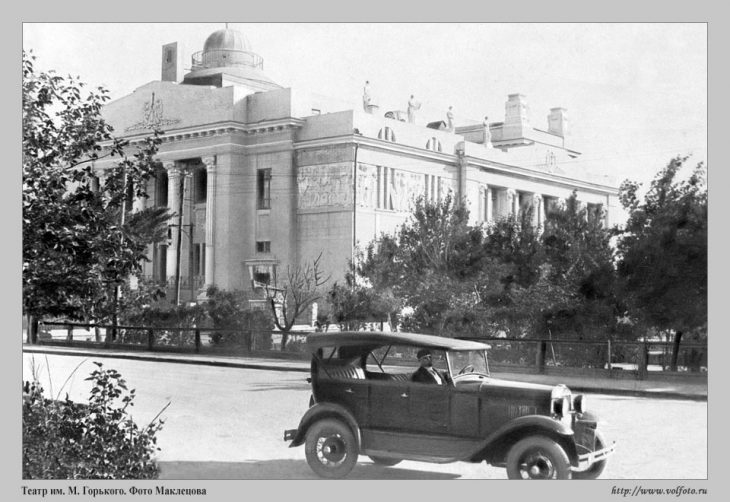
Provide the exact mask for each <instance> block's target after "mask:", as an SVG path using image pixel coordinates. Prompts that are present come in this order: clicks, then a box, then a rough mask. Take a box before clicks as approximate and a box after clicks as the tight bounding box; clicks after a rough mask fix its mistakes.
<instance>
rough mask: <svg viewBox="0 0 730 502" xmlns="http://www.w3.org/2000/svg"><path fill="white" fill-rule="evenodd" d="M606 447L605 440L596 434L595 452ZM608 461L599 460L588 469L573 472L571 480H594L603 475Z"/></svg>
mask: <svg viewBox="0 0 730 502" xmlns="http://www.w3.org/2000/svg"><path fill="white" fill-rule="evenodd" d="M605 447H606V440H605V439H603V436H602V435H601V433H600V432H596V450H602V449H603V448H605ZM607 461H608V459H605V458H604V459H603V460H599V461H598V462H595V463H594V464H592V465H591V466H590V467H589V468H588V469H584V470H582V471H573V479H596V478H598V476H600V475H601V474H602V473H603V469H605V468H606V462H607Z"/></svg>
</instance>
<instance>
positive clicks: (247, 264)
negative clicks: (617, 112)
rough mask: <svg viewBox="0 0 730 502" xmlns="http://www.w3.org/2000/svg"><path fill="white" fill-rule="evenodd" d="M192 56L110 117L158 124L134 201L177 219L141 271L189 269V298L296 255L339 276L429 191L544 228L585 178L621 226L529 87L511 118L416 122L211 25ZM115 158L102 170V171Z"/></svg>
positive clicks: (601, 188) (128, 132) (173, 49)
mask: <svg viewBox="0 0 730 502" xmlns="http://www.w3.org/2000/svg"><path fill="white" fill-rule="evenodd" d="M183 61H184V55H183V54H181V51H180V50H179V47H178V45H177V44H176V43H172V44H167V45H165V46H163V47H162V65H161V66H162V71H161V80H160V81H154V82H150V83H147V84H145V85H143V86H141V87H139V88H138V89H136V90H135V91H134V92H133V93H132V94H130V95H128V96H125V97H122V98H120V99H118V100H116V101H113V102H111V103H109V104H108V105H107V106H106V107H105V109H104V112H103V113H104V116H105V118H106V120H107V121H108V122H109V123H110V124H111V125H112V126H113V127H114V129H115V131H116V134H117V135H121V136H123V137H125V138H127V139H128V140H130V142H131V144H132V145H134V143H135V142H138V141H142V140H143V139H144V137H146V136H148V135H149V134H150V133H151V132H152V130H153V129H161V130H163V131H164V134H163V136H162V139H163V142H162V144H161V147H160V150H159V168H158V169H159V173H158V176H157V177H156V179H154V180H152V181H151V184H150V186H149V187H148V192H149V194H150V197H149V198H148V199H145V200H138V201H135V207H136V208H141V207H144V206H145V205H165V206H167V207H169V208H170V209H171V210H172V212H174V213H175V214H177V215H178V217H176V218H174V221H173V222H171V224H172V226H171V227H170V229H171V231H170V238H169V240H168V242H167V243H164V244H160V245H157V246H155V248H154V249H153V250H151V253H150V256H151V258H152V261H151V263H149V264H147V269H146V271H145V272H146V274H147V275H149V276H151V277H153V278H154V279H156V280H168V281H170V280H172V278H173V277H175V276H176V275H179V277H180V278H181V284H182V286H181V289H182V291H183V295H182V296H183V298H185V299H188V298H191V299H192V298H197V297H199V296H200V295H201V294H202V291H204V287H205V286H207V285H213V284H215V285H216V286H218V287H219V288H222V289H227V290H234V289H239V290H247V289H250V288H252V287H253V288H254V289H256V288H260V286H261V284H262V283H280V282H281V280H282V277H283V274H284V273H285V271H286V268H287V267H292V266H296V265H297V264H299V263H303V262H304V261H308V260H312V259H314V258H316V257H317V256H319V255H320V254H321V256H322V258H321V265H322V267H323V268H324V270H325V272H326V273H327V274H331V275H332V280H338V279H341V278H342V277H343V276H344V274H345V271H346V270H347V268H348V263H349V261H350V260H351V259H352V257H353V254H354V252H355V250H356V248H357V246H365V245H366V244H367V243H369V242H370V241H372V240H373V239H375V238H377V236H379V235H380V234H381V233H382V232H392V231H394V230H395V229H396V227H397V226H398V225H400V224H401V223H403V222H404V221H405V220H406V219H407V217H408V215H409V211H410V209H411V207H412V201H413V200H414V198H415V197H416V196H419V195H422V196H424V197H426V198H427V199H429V200H437V199H440V198H442V197H444V196H445V195H446V194H447V193H452V194H453V195H454V196H458V197H464V200H465V201H466V203H467V204H468V205H469V209H470V213H471V218H472V220H473V222H474V223H477V222H483V223H486V222H489V221H493V220H495V219H497V218H500V217H503V216H505V215H509V214H519V213H520V212H521V211H525V210H526V209H527V208H532V209H533V212H532V214H533V218H534V223H535V224H536V225H540V224H541V223H542V222H543V221H544V219H545V218H546V215H547V214H548V213H549V212H550V211H551V209H552V208H553V207H555V205H556V204H560V203H561V201H563V200H565V199H566V198H568V197H569V196H570V195H571V194H572V192H573V191H574V190H575V191H577V194H578V199H579V200H580V201H581V203H583V204H586V205H587V207H588V209H589V210H590V211H596V212H599V211H603V214H604V215H605V216H604V217H605V218H606V223H607V224H611V223H613V220H612V217H613V215H614V211H615V209H616V207H617V189H616V188H615V187H613V186H608V185H606V184H601V183H597V182H593V181H590V180H583V179H580V178H579V177H576V176H568V175H567V174H565V172H564V170H563V168H562V167H561V164H563V165H564V164H565V163H566V162H570V161H571V160H572V159H576V158H577V157H579V155H580V153H579V152H576V151H574V150H571V149H569V148H567V147H566V146H565V137H566V134H567V126H568V118H567V113H566V111H565V110H564V109H563V108H553V109H552V110H551V112H550V115H549V117H548V119H547V121H546V123H545V126H546V127H545V129H544V130H543V129H539V128H536V127H533V126H532V125H531V124H530V117H529V109H528V106H527V101H526V98H525V96H523V95H521V94H512V95H510V96H508V99H507V101H506V104H505V117H504V121H502V122H495V123H491V124H490V123H483V124H477V123H474V124H465V125H461V126H459V125H458V124H456V126H455V127H445V122H442V121H437V122H433V123H429V124H428V125H419V124H417V123H410V122H407V121H405V120H403V118H402V117H403V116H404V113H403V112H399V111H387V112H383V111H381V110H378V107H377V106H375V105H373V104H370V103H367V104H365V105H364V106H363V108H362V109H353V107H351V106H349V105H348V104H342V103H340V102H338V101H336V100H330V99H327V98H322V97H319V96H315V95H311V94H307V93H305V92H302V91H299V90H297V89H291V88H282V87H281V86H279V85H278V84H276V83H275V82H273V81H272V80H271V79H269V78H268V77H267V76H266V75H265V74H264V72H263V59H262V58H261V57H260V56H259V55H258V54H256V53H254V52H253V51H252V50H251V47H250V45H249V44H248V42H247V40H246V39H245V37H244V36H243V35H242V34H241V33H240V32H238V31H236V30H231V29H225V30H219V31H216V32H215V33H213V34H211V35H210V36H209V37H208V39H207V40H206V41H205V44H204V47H203V50H202V51H200V52H197V53H195V54H193V55H192V69H191V71H190V72H188V73H187V74H183V71H182V69H183V65H184V63H183ZM106 162H110V161H106ZM108 166H109V164H107V163H105V161H99V162H97V164H96V165H95V169H96V170H97V172H98V174H99V175H100V176H103V173H104V170H105V169H106V168H107V167H108ZM179 215H182V217H181V219H180V218H179ZM180 220H181V221H180ZM178 241H179V242H178ZM178 270H179V274H178Z"/></svg>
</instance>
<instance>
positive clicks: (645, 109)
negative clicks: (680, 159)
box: [23, 22, 707, 182]
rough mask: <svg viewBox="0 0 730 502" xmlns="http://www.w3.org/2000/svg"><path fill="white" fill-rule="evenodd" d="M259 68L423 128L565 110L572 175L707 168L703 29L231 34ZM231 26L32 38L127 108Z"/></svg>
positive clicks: (481, 27)
mask: <svg viewBox="0 0 730 502" xmlns="http://www.w3.org/2000/svg"><path fill="white" fill-rule="evenodd" d="M229 26H230V27H231V28H235V29H238V30H240V31H241V32H242V33H243V34H244V35H245V36H246V38H247V39H248V41H249V42H250V44H251V47H252V50H253V51H254V52H256V53H258V54H259V55H261V56H262V57H263V58H264V72H265V73H266V74H267V75H268V76H269V77H271V78H272V79H273V80H274V81H276V82H277V83H279V84H280V85H283V86H285V87H295V88H304V89H306V90H310V91H312V92H317V93H319V94H324V95H329V96H333V97H337V98H340V99H343V100H348V101H350V102H351V103H352V106H353V107H354V108H357V107H360V106H361V95H362V86H363V83H364V81H365V80H370V82H371V85H372V87H373V94H374V96H375V99H376V101H377V102H378V104H380V105H381V110H389V109H405V106H406V101H407V99H408V97H409V95H410V94H415V95H416V98H417V99H419V100H420V101H421V102H422V103H423V108H422V110H421V114H420V115H421V116H422V119H421V120H423V122H426V121H431V120H438V119H441V118H443V116H444V114H445V112H446V109H447V108H448V106H450V105H453V107H454V111H455V114H456V123H457V125H460V124H462V123H465V122H468V121H469V120H472V121H480V120H481V118H483V117H484V115H489V117H490V120H492V121H502V120H504V111H505V102H506V100H507V95H508V94H513V93H521V94H524V95H526V96H527V101H528V103H529V106H530V118H531V124H532V125H533V126H534V127H538V128H541V129H547V115H548V113H549V110H550V108H553V107H557V106H562V107H564V108H566V109H567V110H568V117H569V127H570V136H569V137H568V141H567V145H566V146H568V147H570V148H573V149H576V150H578V151H580V152H582V153H583V156H582V157H581V158H580V159H579V161H578V162H576V163H575V164H574V165H573V166H571V168H572V169H574V170H575V169H577V170H586V171H587V172H589V173H593V174H599V175H604V174H605V175H608V176H610V177H611V178H613V179H614V180H615V181H617V182H619V181H621V180H622V179H624V178H627V177H628V178H631V179H635V180H638V181H644V180H647V179H650V178H651V176H652V175H653V174H654V173H655V172H656V171H657V169H660V168H661V167H663V166H664V165H666V163H667V162H668V160H669V159H670V158H671V157H673V156H675V155H688V154H691V155H692V158H691V163H692V165H694V164H696V163H697V162H699V161H704V160H705V159H706V155H707V154H706V144H707V29H706V25H704V24H676V23H675V24H642V23H632V24H544V23H543V24H450V23H444V24H366V23H361V24H263V23H262V24H245V23H235V22H230V24H229ZM223 27H224V25H223V23H217V24H211V23H201V24H191V23H176V24H151V23H139V24H110V23H106V24H92V23H86V24H62V23H54V24H27V23H26V24H24V25H23V48H24V49H26V50H28V49H32V50H33V52H34V53H35V55H36V56H37V58H38V60H37V68H38V69H41V70H47V69H55V70H56V71H58V72H59V73H61V74H64V75H65V74H73V75H78V76H80V77H81V78H82V80H84V81H86V82H87V83H89V84H92V85H104V86H105V87H107V88H108V89H109V91H110V92H111V95H112V97H113V98H119V97H121V96H124V95H126V94H128V93H130V92H132V91H133V90H134V89H135V88H137V87H139V86H141V85H143V84H146V83H148V82H150V81H152V80H159V79H160V59H161V46H162V45H163V44H166V43H169V42H175V41H177V42H180V43H182V45H183V46H184V51H185V55H186V56H185V61H186V62H187V64H189V61H190V55H191V54H192V53H193V52H196V51H199V50H202V48H203V43H204V42H205V39H206V38H207V37H208V35H210V34H211V33H212V32H213V31H215V30H217V29H221V28H223Z"/></svg>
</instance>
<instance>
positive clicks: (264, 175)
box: [256, 169, 271, 209]
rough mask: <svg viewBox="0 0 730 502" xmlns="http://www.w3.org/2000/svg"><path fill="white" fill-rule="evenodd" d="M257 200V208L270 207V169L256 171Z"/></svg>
mask: <svg viewBox="0 0 730 502" xmlns="http://www.w3.org/2000/svg"><path fill="white" fill-rule="evenodd" d="M256 186H257V191H258V195H257V200H258V206H257V207H258V208H259V209H271V169H259V170H258V171H257V172H256Z"/></svg>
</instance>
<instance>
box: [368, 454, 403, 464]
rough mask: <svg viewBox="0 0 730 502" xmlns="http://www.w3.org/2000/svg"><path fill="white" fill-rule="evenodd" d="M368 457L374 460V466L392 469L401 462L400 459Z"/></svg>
mask: <svg viewBox="0 0 730 502" xmlns="http://www.w3.org/2000/svg"><path fill="white" fill-rule="evenodd" d="M368 456H369V457H370V460H372V461H373V463H374V464H378V465H384V466H386V467H392V466H394V465H396V464H400V462H401V459H399V458H388V457H373V456H372V455H368Z"/></svg>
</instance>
